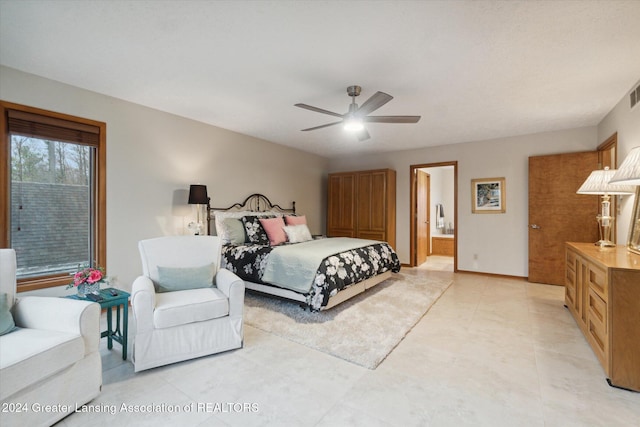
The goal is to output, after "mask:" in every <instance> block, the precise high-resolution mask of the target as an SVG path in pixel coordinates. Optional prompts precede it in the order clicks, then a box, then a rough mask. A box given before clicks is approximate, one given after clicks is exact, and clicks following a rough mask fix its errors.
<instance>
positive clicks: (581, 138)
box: [329, 127, 598, 277]
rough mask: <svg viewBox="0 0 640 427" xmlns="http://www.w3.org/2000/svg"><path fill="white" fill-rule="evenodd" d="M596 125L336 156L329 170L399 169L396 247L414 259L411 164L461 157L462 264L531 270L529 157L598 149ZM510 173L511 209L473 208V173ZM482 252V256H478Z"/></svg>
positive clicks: (461, 266)
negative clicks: (479, 211) (491, 212)
mask: <svg viewBox="0 0 640 427" xmlns="http://www.w3.org/2000/svg"><path fill="white" fill-rule="evenodd" d="M597 145H598V135H597V129H596V127H585V128H580V129H571V130H566V131H557V132H546V133H540V134H534V135H524V136H516V137H510V138H501V139H494V140H487V141H478V142H472V143H461V144H455V145H447V146H439V147H428V148H423V149H419V150H407V151H396V152H393V153H381V154H372V155H369V156H363V155H358V156H352V157H341V158H336V159H331V162H330V163H329V168H330V172H340V171H351V170H364V169H374V168H375V169H377V168H391V169H395V170H396V172H397V200H396V206H397V213H396V218H397V220H396V221H397V225H396V231H397V233H396V234H397V236H396V242H397V243H396V246H397V247H396V251H397V252H398V255H399V257H400V260H401V261H402V262H403V263H409V191H410V189H409V172H410V165H418V164H426V163H437V162H448V161H458V200H457V203H458V269H460V270H465V271H476V272H486V273H494V274H504V275H511V276H522V277H526V276H527V275H528V238H527V233H528V224H527V220H528V200H527V197H528V196H527V187H528V179H527V176H528V158H529V156H537V155H545V154H557V153H563V152H574V151H590V150H594V149H596V147H597ZM494 177H505V178H506V190H507V197H506V207H507V212H506V213H504V214H495V215H477V214H476V215H474V214H472V213H471V180H472V179H473V178H494ZM474 254H477V255H478V256H477V259H474Z"/></svg>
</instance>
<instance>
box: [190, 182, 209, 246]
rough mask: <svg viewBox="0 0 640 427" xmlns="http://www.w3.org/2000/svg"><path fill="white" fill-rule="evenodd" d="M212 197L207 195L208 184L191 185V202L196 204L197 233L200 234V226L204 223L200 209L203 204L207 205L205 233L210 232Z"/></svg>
mask: <svg viewBox="0 0 640 427" xmlns="http://www.w3.org/2000/svg"><path fill="white" fill-rule="evenodd" d="M210 200H211V199H210V198H209V196H208V195H207V186H206V185H201V184H193V185H191V186H190V187H189V204H190V205H196V212H197V213H196V215H197V216H196V221H197V223H198V229H197V231H196V234H200V227H201V225H202V223H201V221H200V210H201V209H202V206H206V210H207V211H206V215H205V218H206V222H205V224H204V234H205V235H206V234H208V233H209V201H210Z"/></svg>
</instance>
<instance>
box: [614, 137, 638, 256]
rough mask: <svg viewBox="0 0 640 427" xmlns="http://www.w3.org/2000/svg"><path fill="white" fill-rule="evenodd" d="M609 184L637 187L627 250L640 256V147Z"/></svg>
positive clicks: (635, 149)
mask: <svg viewBox="0 0 640 427" xmlns="http://www.w3.org/2000/svg"><path fill="white" fill-rule="evenodd" d="M609 182H610V183H611V184H617V185H618V184H626V185H632V186H636V200H635V203H634V208H633V213H632V214H631V224H630V226H629V239H628V244H627V248H628V249H629V251H631V252H634V253H637V254H640V216H639V215H638V212H640V210H639V209H640V206H639V203H640V147H635V148H632V149H631V151H630V152H629V154H628V155H627V157H625V159H624V161H623V162H622V164H621V165H620V168H618V170H617V172H616V173H615V174H614V175H613V177H612V178H611V181H609Z"/></svg>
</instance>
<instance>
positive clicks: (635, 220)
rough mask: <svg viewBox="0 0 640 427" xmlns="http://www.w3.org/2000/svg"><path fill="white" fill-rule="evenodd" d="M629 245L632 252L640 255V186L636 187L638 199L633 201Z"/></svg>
mask: <svg viewBox="0 0 640 427" xmlns="http://www.w3.org/2000/svg"><path fill="white" fill-rule="evenodd" d="M627 247H628V248H629V250H630V251H631V252H634V253H637V254H638V255H640V187H638V188H637V189H636V199H635V201H634V203H633V212H632V214H631V226H630V228H629V242H628V244H627Z"/></svg>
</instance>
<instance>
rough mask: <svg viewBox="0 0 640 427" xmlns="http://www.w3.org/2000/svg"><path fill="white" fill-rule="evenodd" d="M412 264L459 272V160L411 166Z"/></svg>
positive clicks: (413, 265)
mask: <svg viewBox="0 0 640 427" xmlns="http://www.w3.org/2000/svg"><path fill="white" fill-rule="evenodd" d="M410 186H411V190H410V194H411V198H410V199H411V200H410V203H411V206H410V213H411V214H410V218H411V221H410V262H411V266H412V267H416V266H424V267H425V268H426V269H434V270H449V271H458V263H457V252H458V251H457V247H458V244H457V240H458V232H457V220H458V208H457V199H458V162H455V161H454V162H441V163H426V164H419V165H411V166H410Z"/></svg>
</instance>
